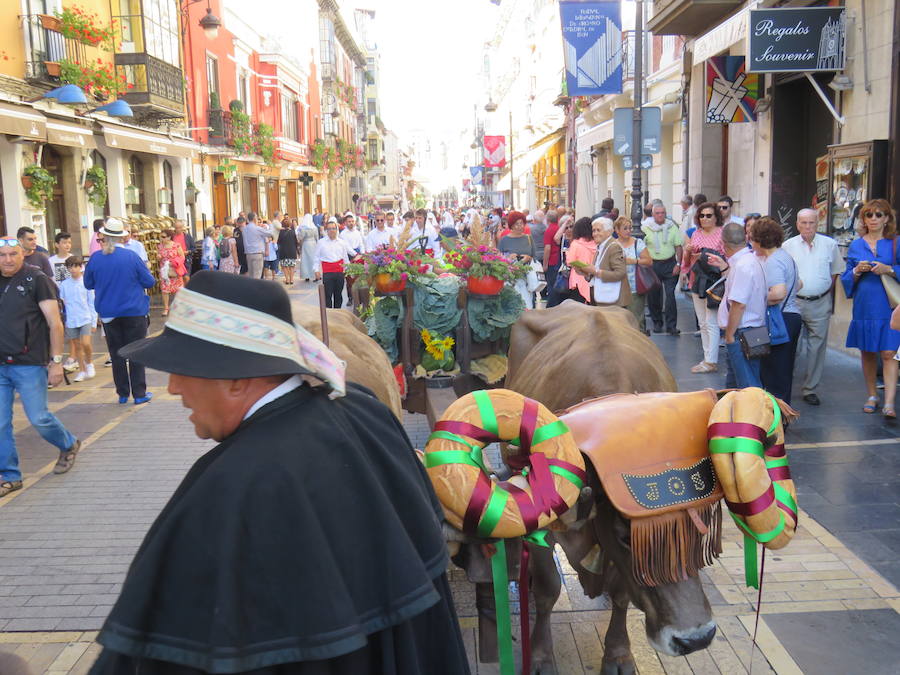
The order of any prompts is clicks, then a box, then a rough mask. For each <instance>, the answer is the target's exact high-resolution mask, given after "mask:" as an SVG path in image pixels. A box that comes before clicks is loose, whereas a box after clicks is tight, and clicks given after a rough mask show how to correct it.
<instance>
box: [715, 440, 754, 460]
mask: <svg viewBox="0 0 900 675" xmlns="http://www.w3.org/2000/svg"><path fill="white" fill-rule="evenodd" d="M709 451H710V453H711V454H713V455H729V454H731V453H734V452H746V453H748V454H750V455H756V456H757V457H765V454H766V453H765V450H763V446H762V443H760V442H759V441H757V440H756V439H754V438H743V437H742V436H737V437H734V438H714V439H712V440H711V441H710V442H709Z"/></svg>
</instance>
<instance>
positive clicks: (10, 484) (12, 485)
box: [0, 480, 22, 497]
mask: <svg viewBox="0 0 900 675" xmlns="http://www.w3.org/2000/svg"><path fill="white" fill-rule="evenodd" d="M21 489H22V481H20V480H5V481H3V482H2V483H0V497H5V496H6V495H8V494H9V493H10V492H15V491H16V490H21Z"/></svg>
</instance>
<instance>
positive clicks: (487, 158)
mask: <svg viewBox="0 0 900 675" xmlns="http://www.w3.org/2000/svg"><path fill="white" fill-rule="evenodd" d="M484 166H485V167H501V168H502V167H504V166H506V137H505V136H485V137H484Z"/></svg>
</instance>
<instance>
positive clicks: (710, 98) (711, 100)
mask: <svg viewBox="0 0 900 675" xmlns="http://www.w3.org/2000/svg"><path fill="white" fill-rule="evenodd" d="M758 100H759V75H757V74H755V73H748V72H747V66H746V63H745V60H744V57H743V56H713V57H712V58H709V59H707V60H706V123H707V124H729V123H731V122H751V121H755V120H756V102H757V101H758Z"/></svg>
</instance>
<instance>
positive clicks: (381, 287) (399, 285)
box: [372, 272, 406, 295]
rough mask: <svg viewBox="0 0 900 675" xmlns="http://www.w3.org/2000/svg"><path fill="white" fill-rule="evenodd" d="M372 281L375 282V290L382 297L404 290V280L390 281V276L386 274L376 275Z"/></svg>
mask: <svg viewBox="0 0 900 675" xmlns="http://www.w3.org/2000/svg"><path fill="white" fill-rule="evenodd" d="M372 281H374V282H375V290H376V291H377V292H378V293H382V294H384V295H394V294H397V293H402V292H403V291H404V290H406V279H397V280H396V281H395V280H393V279H391V275H390V274H388V273H387V272H383V273H381V274H376V275H375V276H374V277H373V278H372Z"/></svg>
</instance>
